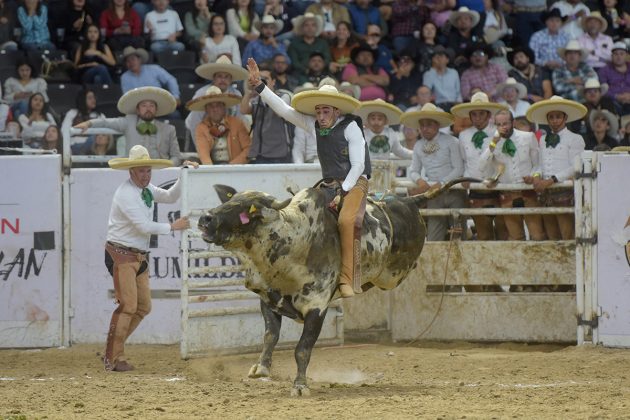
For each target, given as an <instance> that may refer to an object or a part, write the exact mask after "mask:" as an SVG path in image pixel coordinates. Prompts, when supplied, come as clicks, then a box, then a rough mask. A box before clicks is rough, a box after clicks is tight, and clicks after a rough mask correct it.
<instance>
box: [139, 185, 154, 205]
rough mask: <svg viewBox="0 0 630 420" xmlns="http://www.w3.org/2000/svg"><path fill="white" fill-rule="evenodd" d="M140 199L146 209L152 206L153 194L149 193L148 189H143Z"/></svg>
mask: <svg viewBox="0 0 630 420" xmlns="http://www.w3.org/2000/svg"><path fill="white" fill-rule="evenodd" d="M140 197H142V201H144V204H146V205H147V207H151V204H153V193H151V190H150V189H148V188H143V189H142V193H141V194H140Z"/></svg>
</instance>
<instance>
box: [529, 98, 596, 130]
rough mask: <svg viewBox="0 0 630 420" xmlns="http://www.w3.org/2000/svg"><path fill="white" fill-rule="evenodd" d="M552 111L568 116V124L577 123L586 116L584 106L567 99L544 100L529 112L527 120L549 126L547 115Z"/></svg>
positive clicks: (534, 105) (530, 108)
mask: <svg viewBox="0 0 630 420" xmlns="http://www.w3.org/2000/svg"><path fill="white" fill-rule="evenodd" d="M552 111H561V112H564V113H565V114H567V122H572V121H577V120H580V119H582V118H584V116H585V115H586V112H587V109H586V107H585V106H584V105H582V104H579V103H577V102H574V101H569V100H566V99H554V100H550V99H547V100H544V101H540V102H536V103H535V104H533V105H532V106H530V107H529V109H528V110H527V114H526V116H527V120H528V121H530V122H533V123H536V124H548V122H547V114H548V113H550V112H552Z"/></svg>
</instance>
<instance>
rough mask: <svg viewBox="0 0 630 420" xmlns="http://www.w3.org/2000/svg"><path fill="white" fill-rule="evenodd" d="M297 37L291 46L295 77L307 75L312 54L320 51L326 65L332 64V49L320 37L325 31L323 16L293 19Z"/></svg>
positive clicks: (292, 39)
mask: <svg viewBox="0 0 630 420" xmlns="http://www.w3.org/2000/svg"><path fill="white" fill-rule="evenodd" d="M292 22H293V30H294V31H295V36H294V37H293V38H291V43H290V44H289V51H288V52H289V58H290V59H291V65H292V66H293V72H294V74H295V76H299V75H303V74H306V72H307V69H308V61H309V59H310V57H311V54H312V53H314V52H316V51H318V52H320V53H322V55H323V56H324V61H325V63H326V65H328V63H330V47H329V46H328V42H327V41H326V40H324V39H323V38H320V37H319V35H320V34H321V33H322V30H323V29H324V21H323V19H322V17H321V16H317V15H314V14H312V13H306V14H304V15H302V16H298V17H296V18H294V19H293V21H292Z"/></svg>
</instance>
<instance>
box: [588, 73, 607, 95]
mask: <svg viewBox="0 0 630 420" xmlns="http://www.w3.org/2000/svg"><path fill="white" fill-rule="evenodd" d="M587 89H599V91H600V92H601V93H602V95H605V94H606V92H608V84H607V83H604V84H603V85H602V84H600V83H599V80H597V79H596V78H594V77H591V78H590V79H586V82H584V90H587Z"/></svg>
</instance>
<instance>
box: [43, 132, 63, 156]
mask: <svg viewBox="0 0 630 420" xmlns="http://www.w3.org/2000/svg"><path fill="white" fill-rule="evenodd" d="M42 149H44V150H56V151H57V153H61V151H62V136H61V132H60V131H59V127H57V126H56V125H51V126H49V127H48V128H47V129H46V131H45V132H44V136H43V139H42Z"/></svg>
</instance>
